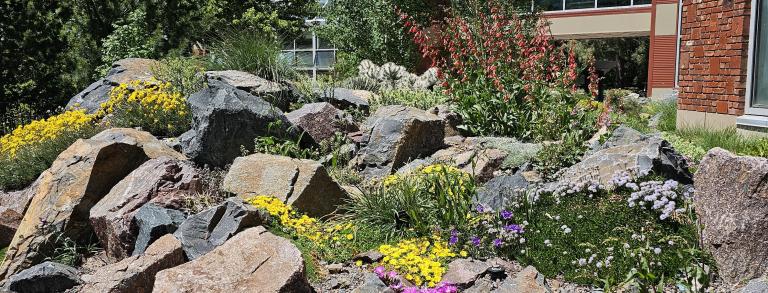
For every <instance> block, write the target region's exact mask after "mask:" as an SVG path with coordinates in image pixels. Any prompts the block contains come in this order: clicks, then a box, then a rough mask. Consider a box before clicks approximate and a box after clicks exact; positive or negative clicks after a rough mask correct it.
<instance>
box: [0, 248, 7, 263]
mask: <svg viewBox="0 0 768 293" xmlns="http://www.w3.org/2000/svg"><path fill="white" fill-rule="evenodd" d="M6 250H8V247H3V248H0V261H3V260H4V259H5V251H6Z"/></svg>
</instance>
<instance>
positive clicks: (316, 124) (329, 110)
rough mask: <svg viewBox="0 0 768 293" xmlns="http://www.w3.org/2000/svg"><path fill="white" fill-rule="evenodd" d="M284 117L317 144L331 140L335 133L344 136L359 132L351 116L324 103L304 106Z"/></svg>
mask: <svg viewBox="0 0 768 293" xmlns="http://www.w3.org/2000/svg"><path fill="white" fill-rule="evenodd" d="M285 116H286V117H288V120H290V121H291V123H293V125H296V126H297V127H299V130H301V131H304V132H305V133H306V135H309V136H310V137H312V139H314V140H315V141H317V142H322V141H327V140H331V139H333V138H334V137H335V136H336V134H337V133H342V134H346V133H350V132H355V131H358V130H359V129H358V127H357V124H356V123H355V122H354V119H352V116H351V115H349V114H347V113H346V112H344V111H341V110H339V109H336V107H334V106H333V105H331V104H329V103H324V102H323V103H310V104H305V105H304V106H303V107H301V109H298V110H296V111H293V112H290V113H288V114H285Z"/></svg>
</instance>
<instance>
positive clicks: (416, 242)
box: [379, 236, 456, 287]
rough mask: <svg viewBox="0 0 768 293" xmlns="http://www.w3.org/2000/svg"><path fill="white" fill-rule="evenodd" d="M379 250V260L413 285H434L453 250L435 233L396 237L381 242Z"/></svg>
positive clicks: (437, 281) (443, 270)
mask: <svg viewBox="0 0 768 293" xmlns="http://www.w3.org/2000/svg"><path fill="white" fill-rule="evenodd" d="M379 252H381V254H382V255H384V258H383V259H382V261H381V264H382V265H384V266H385V267H387V268H388V269H390V270H394V271H396V272H398V273H401V274H402V275H403V276H404V277H405V279H407V280H408V281H411V282H413V283H414V284H416V285H417V286H422V285H424V284H426V285H427V286H429V287H434V286H435V285H436V284H438V283H440V281H441V280H442V278H443V274H445V271H446V268H445V266H444V265H443V263H444V262H446V261H447V260H448V259H450V258H453V257H456V253H454V252H453V251H451V249H450V248H448V246H447V245H446V244H444V243H443V241H442V240H441V239H440V237H438V236H433V237H432V238H431V239H429V238H416V239H407V240H403V241H400V242H399V243H397V244H396V245H381V246H379Z"/></svg>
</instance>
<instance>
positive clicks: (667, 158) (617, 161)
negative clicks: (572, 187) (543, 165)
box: [559, 137, 693, 186]
mask: <svg viewBox="0 0 768 293" xmlns="http://www.w3.org/2000/svg"><path fill="white" fill-rule="evenodd" d="M624 172H627V173H630V174H635V175H639V176H643V175H647V174H649V173H651V172H653V173H656V174H660V175H662V176H664V177H666V178H669V179H675V180H677V181H679V182H681V183H684V184H690V183H692V182H693V175H692V174H691V172H690V171H688V164H687V162H686V161H685V159H684V158H683V156H682V155H680V154H679V153H677V152H676V151H675V149H674V148H673V147H672V145H670V144H669V142H667V141H666V140H663V139H661V138H658V137H645V138H642V139H640V140H638V141H636V142H634V143H629V144H621V145H617V146H614V147H609V148H606V149H602V150H599V151H597V152H595V153H594V154H592V155H590V156H588V157H586V158H584V160H582V161H581V162H579V163H578V164H576V165H573V166H571V167H569V168H568V169H566V170H565V171H564V173H563V174H562V175H561V176H560V178H559V181H560V182H582V181H585V180H587V179H594V180H597V181H599V182H600V184H603V185H606V186H607V185H608V183H609V182H610V180H611V178H613V176H614V175H616V174H620V173H624Z"/></svg>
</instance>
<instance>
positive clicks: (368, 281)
mask: <svg viewBox="0 0 768 293" xmlns="http://www.w3.org/2000/svg"><path fill="white" fill-rule="evenodd" d="M385 292H386V293H390V292H391V293H394V292H395V291H394V290H392V289H390V288H389V287H387V284H384V282H382V281H381V280H380V279H379V277H378V276H376V275H375V274H373V273H365V278H364V279H363V284H362V285H360V287H357V288H355V289H354V290H352V293H385Z"/></svg>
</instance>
